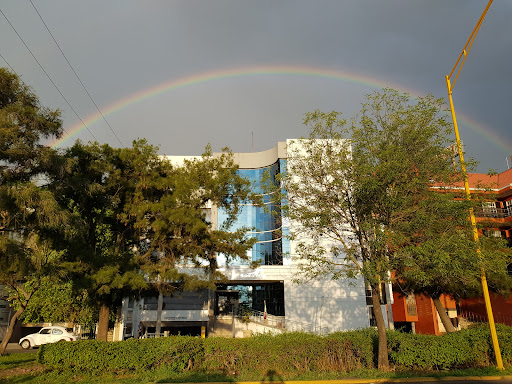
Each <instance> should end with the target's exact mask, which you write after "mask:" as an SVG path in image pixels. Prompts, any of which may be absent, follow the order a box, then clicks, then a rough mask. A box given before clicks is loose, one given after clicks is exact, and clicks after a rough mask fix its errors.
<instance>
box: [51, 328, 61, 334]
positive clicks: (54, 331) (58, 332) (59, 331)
mask: <svg viewBox="0 0 512 384" xmlns="http://www.w3.org/2000/svg"><path fill="white" fill-rule="evenodd" d="M52 334H53V335H62V329H54V330H53V331H52Z"/></svg>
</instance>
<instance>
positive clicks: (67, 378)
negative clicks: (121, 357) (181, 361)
mask: <svg viewBox="0 0 512 384" xmlns="http://www.w3.org/2000/svg"><path fill="white" fill-rule="evenodd" d="M36 359H37V355H35V354H27V353H13V354H10V355H6V356H0V384H7V383H9V384H16V383H19V384H21V383H23V384H43V383H44V384H68V383H84V384H100V383H101V384H111V383H112V384H114V383H116V384H117V383H122V384H150V383H151V384H153V383H185V382H190V383H194V382H195V383H199V382H235V381H237V382H240V381H259V382H262V381H276V382H279V381H284V380H335V379H348V378H359V379H378V378H394V379H398V378H412V377H437V378H439V377H443V376H502V375H512V367H509V368H507V369H506V370H505V371H498V370H497V369H495V368H482V369H467V370H457V371H428V372H389V373H381V372H379V371H377V370H361V371H357V372H351V373H350V374H340V373H338V372H336V373H330V374H323V375H318V374H303V375H300V376H294V377H281V376H280V375H279V374H276V373H269V374H267V375H251V376H249V375H247V376H226V375H222V374H218V375H207V374H203V373H197V372H183V373H176V372H174V371H172V370H170V369H169V368H166V367H161V368H158V369H154V370H150V371H145V372H137V373H122V374H112V373H108V372H102V373H94V374H83V373H80V372H72V371H62V372H59V371H50V370H48V369H46V368H45V367H44V366H42V365H40V364H38V363H37V362H36Z"/></svg>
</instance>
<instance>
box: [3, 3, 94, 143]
mask: <svg viewBox="0 0 512 384" xmlns="http://www.w3.org/2000/svg"><path fill="white" fill-rule="evenodd" d="M0 13H1V14H2V15H3V16H4V17H5V20H7V22H8V23H9V25H10V26H11V28H12V29H13V31H14V32H16V34H17V35H18V37H19V38H20V40H21V41H22V43H23V45H25V48H27V50H28V51H29V52H30V54H31V55H32V57H33V58H34V60H35V61H36V63H37V64H38V65H39V67H40V68H41V70H42V71H43V72H44V74H45V75H46V77H48V80H50V82H51V83H52V84H53V86H54V87H55V89H56V90H57V91H58V92H59V94H60V95H61V96H62V98H63V99H64V101H65V102H66V103H67V105H68V106H69V108H71V110H72V111H73V112H74V114H75V116H76V117H77V118H78V120H80V121H81V123H82V125H83V126H84V127H85V128H86V129H87V131H88V132H89V133H90V134H91V136H92V137H93V138H94V140H96V141H98V139H97V138H96V136H94V135H93V133H92V132H91V130H90V129H89V127H88V126H87V125H86V124H85V123H84V121H83V120H82V119H81V118H80V116H78V113H77V112H76V111H75V109H74V108H73V107H72V106H71V104H70V103H69V101H68V99H66V97H64V95H63V94H62V92H61V91H60V89H59V87H57V85H56V84H55V83H54V81H53V80H52V78H51V77H50V75H48V72H46V70H45V69H44V68H43V66H42V65H41V63H40V62H39V60H37V57H36V56H35V55H34V54H33V53H32V51H31V50H30V48H29V47H28V45H27V44H26V43H25V40H23V38H22V37H21V36H20V34H19V33H18V31H17V30H16V28H14V25H12V23H11V22H10V21H9V19H8V18H7V16H6V15H5V13H4V12H3V11H2V10H1V9H0Z"/></svg>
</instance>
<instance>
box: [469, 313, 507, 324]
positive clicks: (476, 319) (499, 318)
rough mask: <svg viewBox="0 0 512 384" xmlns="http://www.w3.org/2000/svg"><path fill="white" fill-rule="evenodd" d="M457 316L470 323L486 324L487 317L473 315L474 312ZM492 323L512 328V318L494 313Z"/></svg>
mask: <svg viewBox="0 0 512 384" xmlns="http://www.w3.org/2000/svg"><path fill="white" fill-rule="evenodd" d="M459 316H460V317H461V318H463V319H465V320H467V321H468V322H470V323H487V322H488V321H487V316H485V315H480V314H478V313H474V312H467V311H465V312H461V313H460V314H459ZM494 322H496V323H500V324H505V325H509V326H512V317H511V316H506V315H501V314H496V313H495V314H494Z"/></svg>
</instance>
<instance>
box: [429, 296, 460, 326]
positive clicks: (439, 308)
mask: <svg viewBox="0 0 512 384" xmlns="http://www.w3.org/2000/svg"><path fill="white" fill-rule="evenodd" d="M432 301H433V302H434V305H435V307H436V309H437V313H439V317H440V318H441V322H442V323H443V325H444V329H446V332H447V333H453V332H457V330H456V329H455V327H454V326H453V324H452V321H451V320H450V317H449V316H448V314H447V313H446V310H445V309H444V307H443V303H441V300H439V297H436V298H432Z"/></svg>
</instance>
